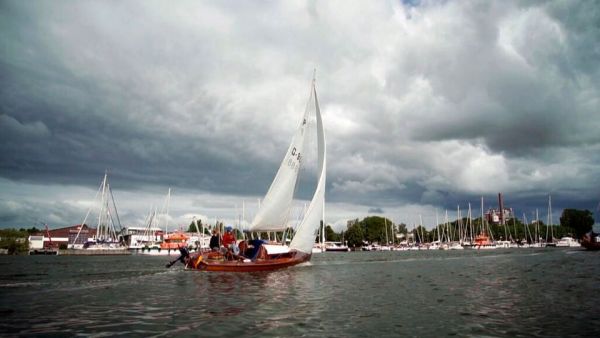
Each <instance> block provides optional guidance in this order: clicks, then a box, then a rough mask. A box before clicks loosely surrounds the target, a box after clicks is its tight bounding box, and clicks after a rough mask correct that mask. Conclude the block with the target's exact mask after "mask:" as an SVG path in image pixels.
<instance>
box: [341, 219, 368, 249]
mask: <svg viewBox="0 0 600 338" xmlns="http://www.w3.org/2000/svg"><path fill="white" fill-rule="evenodd" d="M363 229H364V226H363V225H362V224H360V223H358V222H356V223H353V224H352V225H350V226H349V227H348V230H346V232H345V233H344V239H345V240H346V241H347V242H348V246H350V247H360V246H362V245H363V239H364V237H365V232H364V230H363Z"/></svg>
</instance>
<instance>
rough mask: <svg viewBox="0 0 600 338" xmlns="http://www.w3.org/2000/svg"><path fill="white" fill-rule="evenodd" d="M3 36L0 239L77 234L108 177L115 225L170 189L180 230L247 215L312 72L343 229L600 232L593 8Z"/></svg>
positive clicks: (2, 19) (208, 5)
mask: <svg viewBox="0 0 600 338" xmlns="http://www.w3.org/2000/svg"><path fill="white" fill-rule="evenodd" d="M0 32H1V33H0V130H1V132H0V156H1V158H0V160H1V161H0V227H31V226H34V225H39V223H37V222H46V223H48V224H49V225H50V227H52V228H54V227H62V226H69V225H73V224H77V223H79V222H81V221H82V220H83V217H84V216H85V213H86V208H87V207H88V206H89V205H90V203H91V201H92V200H93V197H94V194H95V192H96V190H97V188H98V186H99V184H100V180H101V179H102V175H103V174H104V171H105V170H109V173H110V180H111V186H112V189H113V192H114V196H115V199H116V203H117V207H118V208H119V212H120V216H121V221H122V223H123V225H138V226H140V225H143V219H144V218H145V216H146V215H147V213H148V212H149V211H150V210H151V208H152V206H155V205H161V204H162V203H163V200H164V198H165V195H166V192H167V189H168V188H169V187H171V188H172V189H173V197H172V200H171V211H170V215H171V224H174V225H183V224H185V225H187V224H189V222H190V221H191V218H192V216H194V215H196V216H198V217H201V218H202V219H205V220H206V219H210V220H213V219H215V218H218V219H223V220H226V222H233V221H232V220H233V219H235V218H236V217H237V215H238V214H240V213H241V206H242V203H245V205H246V215H245V216H246V218H247V219H249V220H250V219H251V217H252V216H253V214H254V212H255V210H256V206H257V203H258V202H257V200H258V199H259V198H262V197H263V196H264V194H265V193H266V191H267V189H268V187H269V184H270V182H271V180H272V179H273V177H274V175H275V172H276V170H277V168H278V166H279V162H280V161H281V159H282V158H283V155H284V153H285V151H286V149H287V147H288V145H289V142H290V140H291V137H292V135H293V133H294V129H295V128H296V126H297V124H298V122H299V120H300V118H301V115H302V113H303V111H304V107H305V104H306V100H307V99H308V94H309V89H310V81H311V79H312V74H313V69H314V68H316V69H317V92H318V95H319V100H320V105H321V111H322V114H323V119H324V125H325V133H326V138H327V146H328V148H327V149H328V153H327V157H328V171H327V192H326V200H327V204H326V221H327V222H328V223H332V224H334V223H335V224H337V225H336V228H337V229H342V228H344V227H345V221H346V220H347V219H352V218H357V217H358V218H362V217H365V216H367V215H373V214H377V215H385V216H387V217H390V218H391V219H393V220H394V221H395V222H405V223H408V224H412V223H414V222H418V219H419V214H421V215H423V220H424V223H425V224H426V225H427V226H428V227H431V226H432V225H433V224H434V223H435V212H436V209H437V210H438V212H439V213H440V215H442V213H444V212H445V210H446V209H448V210H449V212H450V215H455V214H456V208H457V206H458V205H460V207H461V209H463V210H464V209H466V208H467V207H468V203H471V204H472V206H473V209H474V211H473V212H474V213H479V203H480V197H481V196H483V197H484V202H485V204H486V207H485V208H486V209H487V207H489V206H496V205H497V194H498V193H499V192H503V193H504V195H505V204H506V206H508V207H512V208H514V209H515V210H516V211H517V215H518V216H519V217H522V215H523V213H525V214H526V216H527V217H528V218H529V219H530V220H531V219H532V217H533V215H534V212H535V209H536V208H538V209H539V210H540V214H543V215H546V212H547V211H546V209H547V206H548V195H549V194H551V195H552V207H553V211H554V214H553V216H554V220H555V223H558V217H559V216H560V213H561V212H562V209H563V208H581V209H589V210H591V211H593V212H594V215H595V216H596V220H597V222H598V221H599V220H600V217H598V214H600V111H599V110H600V5H599V4H598V3H597V2H595V1H585V0H582V1H575V0H565V1H514V2H513V1H505V0H503V1H487V0H486V1H405V2H402V1H356V2H353V1H338V2H336V1H279V2H272V1H255V2H246V1H222V2H218V1H210V2H208V1H206V2H201V1H190V2H185V1H177V2H171V1H139V2H135V1H77V2H72V1H6V0H5V1H2V2H0ZM309 195H310V192H309V190H303V191H302V194H301V196H300V198H308V197H309ZM236 206H237V210H236ZM452 217H454V216H452Z"/></svg>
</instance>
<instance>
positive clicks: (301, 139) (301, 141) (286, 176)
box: [182, 77, 326, 272]
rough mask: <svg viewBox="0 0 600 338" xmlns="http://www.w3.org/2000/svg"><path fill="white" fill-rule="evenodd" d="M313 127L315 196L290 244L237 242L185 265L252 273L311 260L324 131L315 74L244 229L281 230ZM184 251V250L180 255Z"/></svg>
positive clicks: (319, 216)
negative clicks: (294, 127)
mask: <svg viewBox="0 0 600 338" xmlns="http://www.w3.org/2000/svg"><path fill="white" fill-rule="evenodd" d="M313 126H314V127H316V138H317V164H318V169H317V177H318V178H317V185H316V188H315V191H314V195H313V197H312V199H311V201H310V204H309V205H308V208H307V209H306V212H305V213H304V216H303V217H302V219H301V220H300V222H299V224H298V225H297V226H296V227H295V229H294V235H293V238H292V241H291V242H290V244H289V246H288V245H287V244H286V241H283V244H281V245H275V244H267V243H265V242H264V241H262V240H248V241H241V242H240V243H239V244H238V247H237V248H239V252H236V251H238V250H237V248H232V249H233V250H230V251H228V252H226V253H225V254H223V253H222V252H209V253H194V254H191V255H190V256H189V257H187V258H186V259H185V264H186V268H187V269H194V270H202V271H229V272H251V271H265V270H275V269H281V268H286V267H290V266H293V265H297V264H300V263H303V262H307V261H309V260H310V258H311V255H312V248H313V245H314V243H315V239H316V236H317V234H318V230H319V227H321V226H323V224H324V218H325V217H324V216H325V172H326V152H325V134H324V131H323V122H322V119H321V111H320V110H319V102H318V100H317V91H316V88H315V78H314V77H313V81H312V85H311V89H310V95H309V99H308V103H307V105H306V108H305V111H304V114H303V116H302V119H301V122H300V124H299V126H298V129H297V130H296V133H295V134H294V136H293V138H292V142H291V144H290V146H289V148H288V150H287V152H286V154H285V156H284V158H283V160H282V162H281V165H280V167H279V170H278V171H277V174H276V175H275V178H274V179H273V182H272V183H271V186H270V188H269V190H268V191H267V194H266V195H265V197H264V199H263V201H262V203H261V205H260V208H259V210H258V211H257V213H256V216H255V217H254V220H253V221H252V223H251V224H250V225H249V226H248V228H247V229H245V230H246V231H248V232H270V231H285V230H286V229H287V228H288V220H289V215H290V211H291V209H292V202H293V199H294V194H295V191H296V188H297V185H298V174H299V172H300V168H301V166H302V165H303V163H304V160H305V159H304V154H305V151H306V150H307V149H306V148H307V147H308V146H307V144H308V142H309V141H310V140H309V137H314V135H311V133H309V127H311V128H312V127H313ZM182 254H183V253H182Z"/></svg>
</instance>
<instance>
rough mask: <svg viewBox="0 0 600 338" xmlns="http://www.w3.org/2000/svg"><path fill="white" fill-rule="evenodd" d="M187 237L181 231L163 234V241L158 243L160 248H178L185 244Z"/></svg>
mask: <svg viewBox="0 0 600 338" xmlns="http://www.w3.org/2000/svg"><path fill="white" fill-rule="evenodd" d="M189 239H190V237H189V236H188V235H186V234H184V233H183V232H174V233H172V234H168V235H165V237H164V239H163V242H162V243H160V250H161V251H162V250H178V249H179V248H180V247H182V246H187V245H188V243H187V242H188V240H189Z"/></svg>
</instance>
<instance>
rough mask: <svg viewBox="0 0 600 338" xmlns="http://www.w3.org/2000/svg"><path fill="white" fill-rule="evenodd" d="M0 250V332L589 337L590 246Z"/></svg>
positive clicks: (595, 284) (597, 321)
mask: <svg viewBox="0 0 600 338" xmlns="http://www.w3.org/2000/svg"><path fill="white" fill-rule="evenodd" d="M167 261H168V258H165V257H150V256H121V257H73V256H63V257H61V256H58V257H52V256H20V257H8V256H3V257H0V334H1V335H2V336H3V337H6V336H28V337H29V336H36V335H47V336H73V335H84V336H95V337H103V336H111V337H113V336H140V337H142V336H143V337H151V336H165V337H166V336H173V335H180V336H201V337H213V336H225V337H234V336H238V335H242V336H260V337H277V336H279V337H297V336H308V337H316V336H318V337H364V336H373V337H377V336H418V337H427V336H431V337H439V336H460V337H465V336H478V337H479V336H487V337H520V336H522V337H531V336H543V337H567V336H600V307H599V305H598V297H599V295H600V293H599V291H600V253H598V252H587V251H581V250H579V249H577V250H574V249H538V250H534V249H514V250H490V251H476V250H464V251H412V252H350V253H325V254H316V255H313V259H312V261H311V263H309V264H304V265H301V266H296V267H293V268H289V269H285V270H280V271H275V272H264V273H246V274H236V273H206V272H197V271H184V270H183V269H182V267H181V265H175V266H173V267H172V268H171V269H166V268H165V267H164V265H165V263H167Z"/></svg>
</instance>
